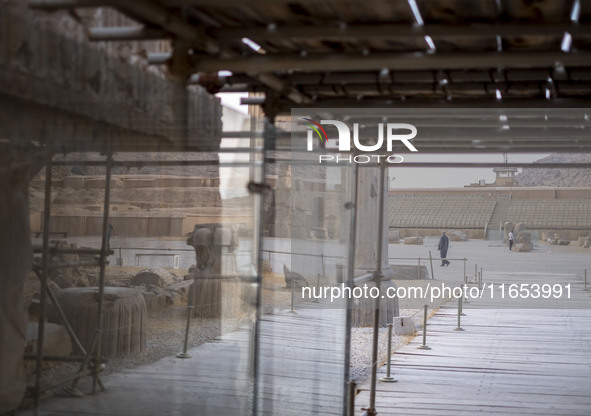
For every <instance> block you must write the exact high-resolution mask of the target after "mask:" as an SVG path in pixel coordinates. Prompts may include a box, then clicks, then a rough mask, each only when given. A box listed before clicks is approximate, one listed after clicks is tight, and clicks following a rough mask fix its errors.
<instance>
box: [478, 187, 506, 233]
mask: <svg viewBox="0 0 591 416" xmlns="http://www.w3.org/2000/svg"><path fill="white" fill-rule="evenodd" d="M510 203H511V197H510V195H499V196H498V197H497V202H496V204H495V208H494V209H493V212H492V215H491V216H490V220H489V221H488V224H487V225H486V235H485V237H484V238H485V240H489V239H490V232H491V231H497V230H499V226H500V224H501V222H502V221H503V219H504V218H505V216H506V214H507V210H508V209H509V204H510Z"/></svg>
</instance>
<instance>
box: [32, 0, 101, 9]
mask: <svg viewBox="0 0 591 416" xmlns="http://www.w3.org/2000/svg"><path fill="white" fill-rule="evenodd" d="M105 3H106V2H105V1H104V0H29V7H30V8H32V9H38V10H48V11H53V10H60V9H75V8H85V7H101V6H105V5H106V4H105Z"/></svg>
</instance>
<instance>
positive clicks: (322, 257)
mask: <svg viewBox="0 0 591 416" xmlns="http://www.w3.org/2000/svg"><path fill="white" fill-rule="evenodd" d="M320 261H321V262H322V277H326V272H325V271H324V253H320Z"/></svg>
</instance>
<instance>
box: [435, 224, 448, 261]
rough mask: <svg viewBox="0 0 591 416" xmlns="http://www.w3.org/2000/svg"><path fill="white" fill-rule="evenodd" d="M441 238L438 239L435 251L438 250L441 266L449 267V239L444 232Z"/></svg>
mask: <svg viewBox="0 0 591 416" xmlns="http://www.w3.org/2000/svg"><path fill="white" fill-rule="evenodd" d="M441 234H442V235H441V238H440V239H439V245H438V246H437V250H439V257H441V266H449V264H450V263H449V261H447V259H446V257H447V249H448V247H449V237H448V236H446V235H445V231H444V232H442V233H441Z"/></svg>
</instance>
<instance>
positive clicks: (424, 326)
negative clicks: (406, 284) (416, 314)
mask: <svg viewBox="0 0 591 416" xmlns="http://www.w3.org/2000/svg"><path fill="white" fill-rule="evenodd" d="M424 308H425V313H424V314H423V345H419V346H418V347H417V348H418V349H420V350H430V349H431V347H428V346H427V310H428V309H429V305H425V306H424Z"/></svg>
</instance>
